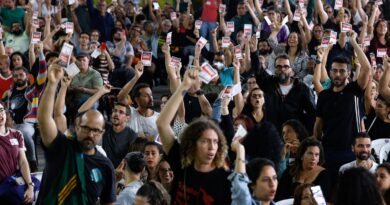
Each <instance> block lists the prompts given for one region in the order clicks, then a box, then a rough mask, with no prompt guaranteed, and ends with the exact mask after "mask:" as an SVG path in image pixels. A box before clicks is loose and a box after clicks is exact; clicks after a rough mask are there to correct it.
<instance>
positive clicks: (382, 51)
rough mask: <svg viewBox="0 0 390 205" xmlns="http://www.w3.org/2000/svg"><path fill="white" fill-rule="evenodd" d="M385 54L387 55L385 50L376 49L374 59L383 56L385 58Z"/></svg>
mask: <svg viewBox="0 0 390 205" xmlns="http://www.w3.org/2000/svg"><path fill="white" fill-rule="evenodd" d="M386 53H387V48H378V49H377V50H376V57H378V58H383V56H385V55H386Z"/></svg>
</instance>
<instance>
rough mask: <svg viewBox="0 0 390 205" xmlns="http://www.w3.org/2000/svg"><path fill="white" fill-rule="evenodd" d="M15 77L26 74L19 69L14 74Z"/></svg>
mask: <svg viewBox="0 0 390 205" xmlns="http://www.w3.org/2000/svg"><path fill="white" fill-rule="evenodd" d="M13 74H14V75H20V74H26V73H25V72H24V70H23V69H17V70H14V72H13Z"/></svg>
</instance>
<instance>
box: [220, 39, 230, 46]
mask: <svg viewBox="0 0 390 205" xmlns="http://www.w3.org/2000/svg"><path fill="white" fill-rule="evenodd" d="M229 45H230V37H222V48H229Z"/></svg>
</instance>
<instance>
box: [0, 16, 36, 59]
mask: <svg viewBox="0 0 390 205" xmlns="http://www.w3.org/2000/svg"><path fill="white" fill-rule="evenodd" d="M29 36H30V35H29V32H27V30H26V31H23V26H22V24H21V23H20V22H19V21H16V22H13V23H12V24H11V28H10V32H5V35H4V43H5V47H11V48H13V50H14V51H19V52H21V53H25V52H26V51H27V50H28V47H29V45H30V37H29Z"/></svg>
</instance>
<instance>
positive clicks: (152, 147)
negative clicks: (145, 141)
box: [145, 144, 158, 152]
mask: <svg viewBox="0 0 390 205" xmlns="http://www.w3.org/2000/svg"><path fill="white" fill-rule="evenodd" d="M152 151H157V152H158V148H157V146H156V145H151V144H150V145H146V146H145V152H152Z"/></svg>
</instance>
